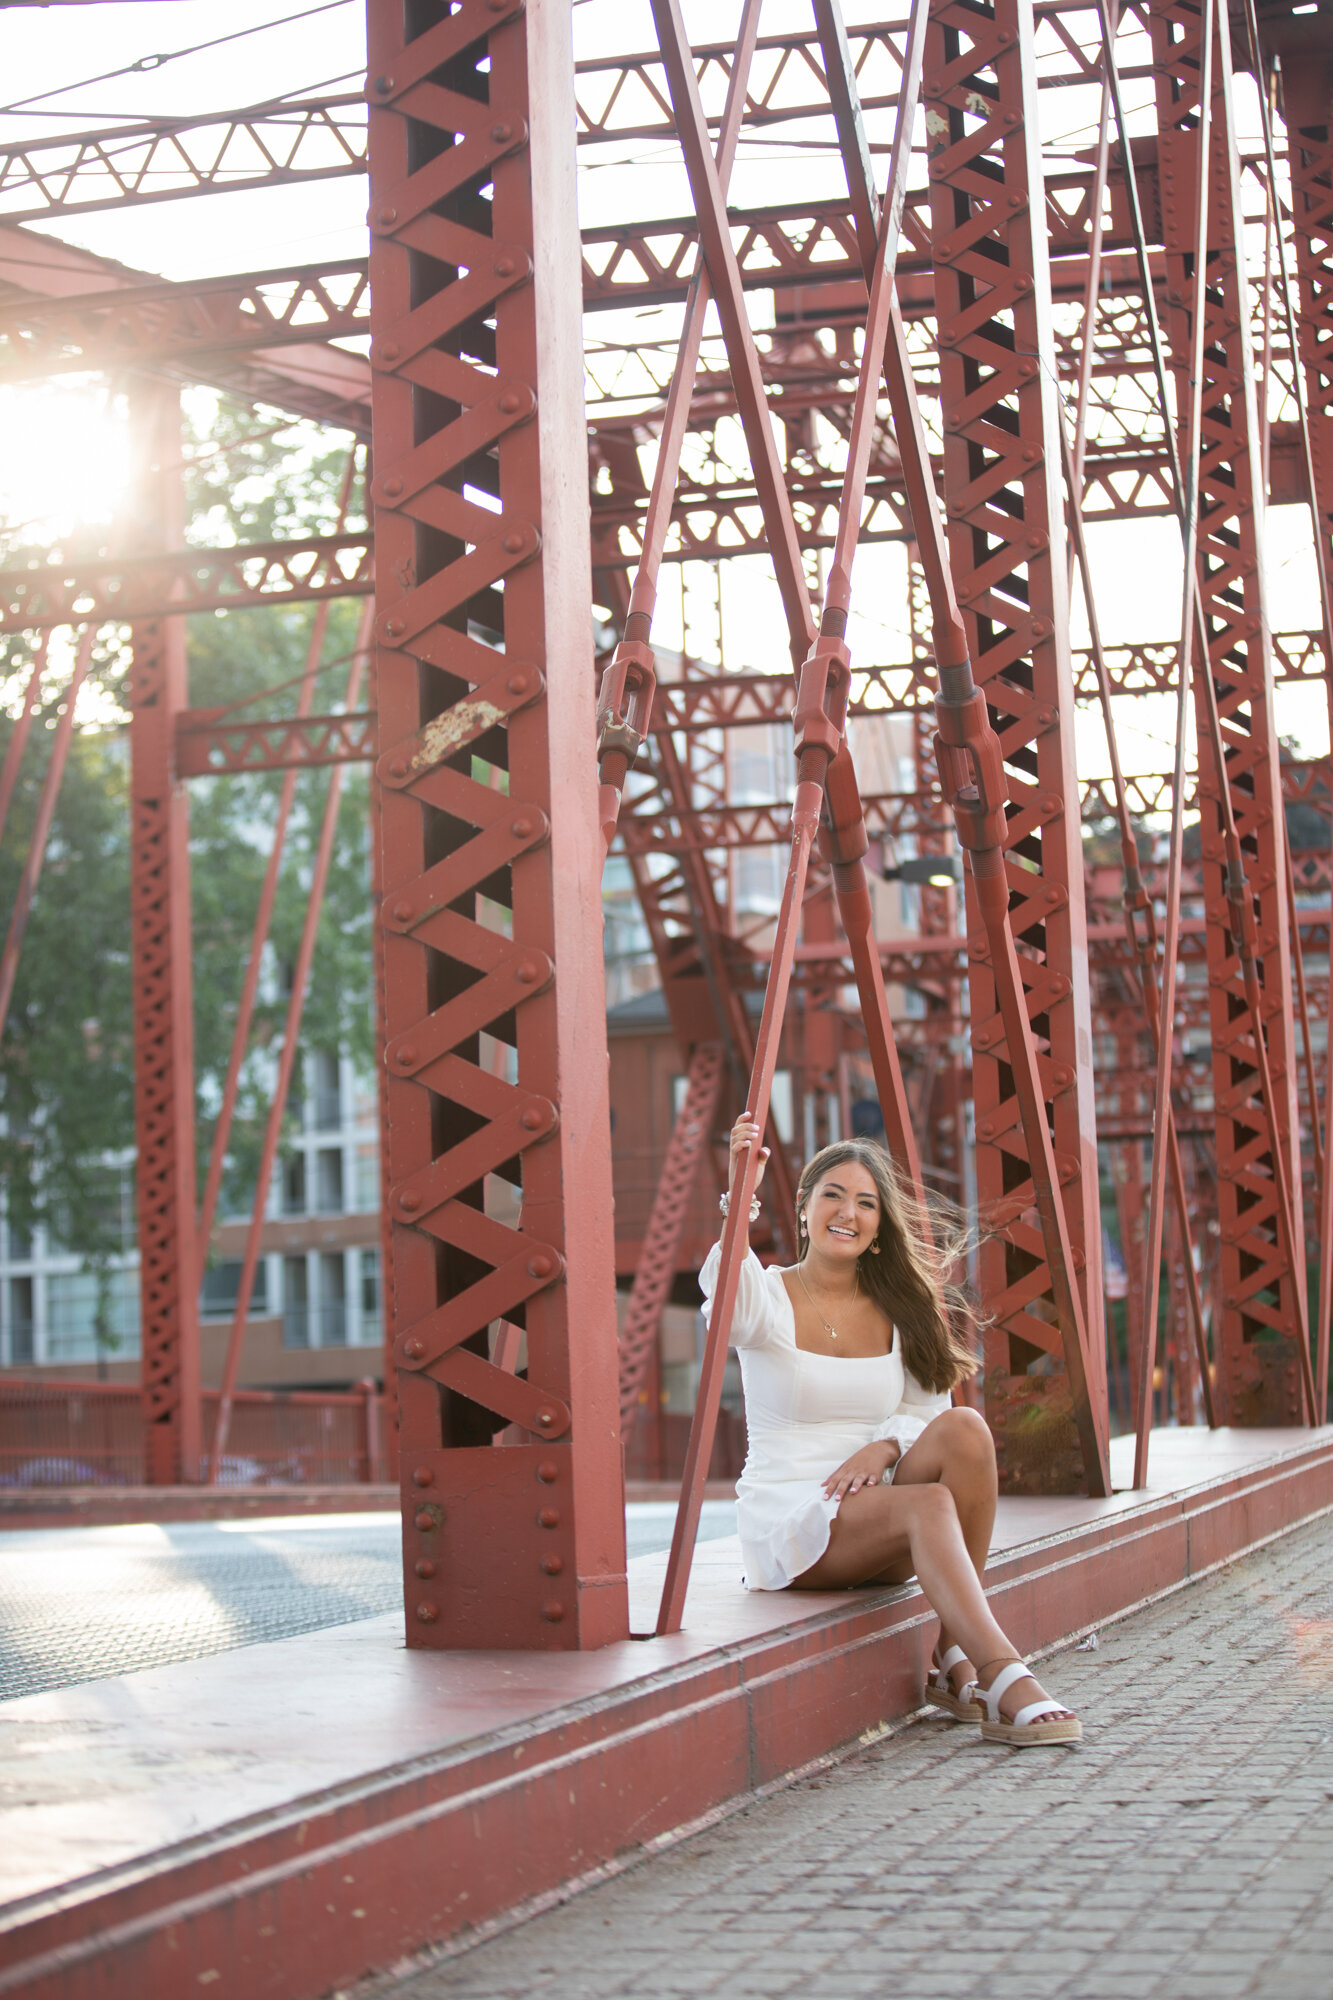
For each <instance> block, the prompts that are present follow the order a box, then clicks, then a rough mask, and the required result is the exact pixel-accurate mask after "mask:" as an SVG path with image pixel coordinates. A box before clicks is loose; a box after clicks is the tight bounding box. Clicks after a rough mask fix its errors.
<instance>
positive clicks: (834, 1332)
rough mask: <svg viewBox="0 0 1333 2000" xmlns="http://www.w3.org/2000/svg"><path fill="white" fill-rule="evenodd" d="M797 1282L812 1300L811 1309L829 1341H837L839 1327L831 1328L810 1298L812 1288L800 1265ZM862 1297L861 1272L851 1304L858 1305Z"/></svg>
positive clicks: (797, 1271) (798, 1266)
mask: <svg viewBox="0 0 1333 2000" xmlns="http://www.w3.org/2000/svg"><path fill="white" fill-rule="evenodd" d="M796 1282H797V1284H798V1285H799V1286H800V1288H801V1290H802V1291H803V1292H804V1293H805V1296H806V1297H807V1298H808V1299H810V1304H811V1307H812V1309H813V1311H814V1315H815V1318H816V1319H817V1320H818V1321H819V1324H820V1325H821V1326H822V1327H823V1329H824V1331H825V1333H826V1334H827V1335H828V1337H829V1339H830V1340H836V1339H837V1337H838V1329H837V1327H836V1326H830V1325H829V1323H828V1321H827V1320H826V1319H825V1317H824V1315H823V1313H822V1312H821V1311H820V1310H819V1307H818V1306H817V1305H815V1302H814V1300H813V1299H812V1298H810V1287H809V1285H807V1284H806V1282H805V1279H804V1278H803V1277H802V1276H801V1267H800V1265H799V1264H798V1265H797V1266H796ZM860 1296H861V1273H860V1272H859V1271H858V1272H857V1274H856V1283H855V1285H854V1286H853V1287H852V1300H851V1302H852V1304H853V1305H855V1304H856V1301H857V1299H858V1298H859V1297H860Z"/></svg>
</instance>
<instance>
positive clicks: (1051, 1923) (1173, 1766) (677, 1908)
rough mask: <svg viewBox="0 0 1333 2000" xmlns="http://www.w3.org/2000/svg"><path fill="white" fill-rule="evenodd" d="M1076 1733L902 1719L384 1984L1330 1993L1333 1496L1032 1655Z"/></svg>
mask: <svg viewBox="0 0 1333 2000" xmlns="http://www.w3.org/2000/svg"><path fill="white" fill-rule="evenodd" d="M1043 1672H1044V1674H1045V1677H1046V1679H1047V1682H1048V1685H1050V1686H1051V1687H1053V1688H1054V1689H1055V1690H1056V1691H1057V1692H1058V1693H1059V1694H1060V1695H1061V1696H1063V1697H1064V1698H1066V1699H1067V1700H1068V1701H1069V1702H1070V1704H1071V1706H1076V1707H1077V1708H1078V1710H1079V1712H1080V1714H1081V1715H1082V1717H1083V1724H1084V1729H1085V1732H1086V1734H1085V1738H1084V1743H1083V1746H1082V1748H1081V1749H1078V1750H1073V1751H1071V1750H1068V1749H1064V1750H1059V1749H1042V1750H1036V1749H1034V1750H1027V1751H1016V1750H1009V1749H1006V1748H1003V1747H1000V1746H997V1745H991V1744H983V1743H982V1742H981V1740H980V1737H979V1735H978V1734H977V1731H976V1730H975V1728H969V1727H966V1726H964V1725H960V1724H955V1723H949V1722H946V1721H943V1720H925V1719H921V1720H916V1721H913V1722H911V1723H908V1724H907V1725H906V1726H905V1727H904V1728H902V1729H901V1730H900V1731H899V1732H898V1733H897V1734H896V1735H894V1736H892V1737H890V1738H888V1739H886V1740H885V1741H883V1742H882V1743H879V1744H877V1745H875V1746H874V1747H873V1748H870V1749H868V1750H863V1751H858V1752H857V1753H856V1754H855V1755H854V1756H850V1757H848V1758H847V1759H846V1761H845V1762H842V1763H840V1764H837V1765H835V1766H834V1767H832V1768H831V1769H827V1770H825V1771H824V1772H823V1773H822V1774H820V1775H819V1776H816V1777H814V1778H812V1779H808V1780H806V1781H804V1782H802V1783H800V1784H797V1785H794V1786H792V1787H791V1788H789V1789H787V1790H785V1791H782V1792H779V1793H777V1794H776V1795H773V1796H770V1797H768V1798H766V1799H764V1800H762V1801H760V1802H758V1803H754V1804H751V1805H749V1806H747V1807H745V1808H744V1809H743V1810H741V1811H739V1812H737V1813H735V1814H734V1815H733V1816H732V1817H730V1818H729V1819H726V1820H724V1821H723V1822H722V1823H721V1824H719V1825H717V1826H714V1827H712V1828H710V1829H709V1830H707V1831H705V1832H702V1833H699V1834H697V1835H696V1836H695V1837H693V1838H692V1839H689V1840H686V1841H682V1842H681V1844H680V1845H679V1846H677V1847H674V1848H671V1849H668V1850H667V1851H666V1852H665V1853H660V1854H658V1855H657V1856H656V1857H654V1858H653V1859H651V1860H649V1861H645V1862H643V1863H642V1864H640V1865H638V1866H636V1867H633V1868H631V1869H629V1870H628V1871H627V1872H625V1873H623V1874H621V1875H619V1876H617V1877H615V1878H614V1879H612V1880H610V1881H608V1882H604V1883H602V1884H600V1885H599V1886H597V1887H595V1888H592V1889H589V1890H587V1891H585V1892H584V1893H583V1894H581V1895H579V1896H576V1897H574V1898H573V1899H572V1900H570V1901H569V1902H567V1903H565V1904H563V1905H561V1906H560V1907H558V1908H555V1909H552V1910H548V1911H547V1912H546V1913H544V1914H543V1915H540V1916H537V1917H535V1918H533V1919H532V1920H531V1921H529V1922H527V1923H524V1924H521V1925H518V1926H516V1927H514V1928H511V1929H509V1930H507V1931H505V1932H503V1933H502V1934H501V1935H499V1936H497V1937H493V1938H491V1939H489V1940H488V1941H486V1942H482V1943H478V1944H476V1945H474V1946H473V1948H472V1949H470V1950H467V1951H463V1952H461V1953H458V1954H456V1955H452V1956H449V1957H447V1958H444V1959H442V1960H440V1961H439V1962H437V1963H435V1964H434V1965H432V1966H430V1967H429V1968H428V1969H425V1970H422V1971H417V1972H415V1973H413V1974H412V1975H410V1976H408V1977H406V1978H401V1979H398V1980H396V1981H393V1982H389V1983H386V1984H384V1985H382V1986H379V1987H377V1989H376V1991H377V1994H379V1995H382V1996H384V2000H389V1996H391V2000H620V1997H621V1996H624V2000H668V1996H674V1995H677V1994H680V1995H689V1996H694V1995H700V1996H702V1995H715V1996H717V1997H718V2000H776V1996H778V1995H782V1994H790V1995H798V1996H800V2000H858V1996H861V1995H865V1996H873V2000H955V1996H958V2000H963V1996H971V1995H975V1996H978V2000H981V1996H985V2000H1149V1996H1153V1997H1154V2000H1230V1996H1236V2000H1240V1996H1242V1995H1244V1996H1264V2000H1279V1996H1280V2000H1329V1996H1331V1995H1333V1517H1326V1518H1324V1519H1323V1520H1318V1521H1315V1522H1312V1523H1310V1524H1308V1525H1307V1526H1305V1527H1303V1528H1300V1529H1298V1530H1296V1531H1295V1532H1293V1533H1292V1534H1289V1535H1287V1536H1285V1537H1284V1538H1283V1539H1282V1540H1280V1541H1278V1542H1275V1543H1272V1544H1271V1545H1270V1546H1269V1547H1267V1548H1265V1549H1263V1550H1260V1551H1259V1552H1258V1553H1257V1554H1255V1555H1252V1556H1248V1557H1246V1558H1245V1559H1244V1560H1242V1561H1240V1562H1237V1563H1235V1564H1233V1565H1232V1566H1231V1567H1230V1568H1228V1569H1227V1570H1225V1571H1223V1572H1221V1573H1220V1574H1219V1575H1217V1576H1215V1577H1212V1578H1209V1579H1207V1580H1205V1581H1204V1582H1202V1583H1199V1584H1196V1585H1193V1586H1191V1587H1190V1588H1188V1589H1186V1590H1183V1591H1181V1592H1178V1593H1177V1594H1176V1595H1174V1596H1172V1597H1170V1598H1168V1599H1166V1600H1165V1601H1164V1602H1163V1603H1161V1604H1159V1605H1156V1606H1153V1607H1151V1608H1149V1609H1147V1610H1144V1611H1141V1612H1137V1613H1135V1614H1134V1615H1133V1616H1132V1617H1130V1618H1128V1619H1125V1620H1124V1621H1123V1622H1121V1623H1119V1624H1116V1625H1113V1626H1110V1627H1108V1628H1107V1629H1106V1631H1104V1632H1103V1634H1102V1635H1101V1643H1100V1646H1099V1648H1098V1650H1097V1651H1095V1652H1074V1651H1066V1652H1061V1653H1059V1654H1058V1655H1056V1656H1054V1657H1053V1658H1051V1659H1050V1661H1049V1663H1048V1664H1047V1666H1046V1667H1045V1668H1044V1669H1043Z"/></svg>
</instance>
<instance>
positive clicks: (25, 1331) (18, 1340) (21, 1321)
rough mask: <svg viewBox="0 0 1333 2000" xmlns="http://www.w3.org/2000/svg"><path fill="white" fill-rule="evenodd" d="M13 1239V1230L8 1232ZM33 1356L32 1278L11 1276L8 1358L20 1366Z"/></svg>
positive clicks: (14, 1365)
mask: <svg viewBox="0 0 1333 2000" xmlns="http://www.w3.org/2000/svg"><path fill="white" fill-rule="evenodd" d="M10 1241H11V1243H12V1241H13V1232H12V1231H11V1232H10ZM34 1358H35V1352H34V1347H33V1310H32V1279H31V1278H11V1279H10V1281H9V1360H10V1365H11V1366H12V1367H15V1368H17V1367H20V1366H21V1365H22V1364H23V1363H24V1362H25V1361H32V1360H33V1359H34Z"/></svg>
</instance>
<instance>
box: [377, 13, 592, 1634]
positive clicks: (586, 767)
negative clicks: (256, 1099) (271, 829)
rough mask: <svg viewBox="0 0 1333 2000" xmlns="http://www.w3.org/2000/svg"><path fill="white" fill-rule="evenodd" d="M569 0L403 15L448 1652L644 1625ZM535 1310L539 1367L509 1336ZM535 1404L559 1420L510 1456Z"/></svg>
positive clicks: (420, 989)
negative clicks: (630, 1495)
mask: <svg viewBox="0 0 1333 2000" xmlns="http://www.w3.org/2000/svg"><path fill="white" fill-rule="evenodd" d="M570 18H571V17H570V0H528V4H527V6H526V7H524V5H523V0H463V4H462V5H461V6H458V7H456V8H454V9H453V10H452V11H451V10H450V7H449V6H448V4H447V0H371V4H370V6H369V9H368V26H369V52H370V69H369V79H368V82H369V91H368V95H369V98H370V103H371V107H372V108H371V114H370V123H371V130H370V160H371V205H370V221H371V229H372V232H373V234H372V249H371V283H372V295H373V306H372V347H371V363H372V367H373V368H374V370H375V383H374V405H373V414H374V439H375V470H376V477H375V482H374V486H373V489H372V492H373V498H374V501H375V506H376V527H375V535H376V578H377V593H378V599H379V617H378V621H377V636H378V639H379V641H380V645H379V649H378V653H377V661H376V667H377V676H378V703H377V706H378V711H379V730H380V744H381V751H382V754H381V756H380V760H379V763H378V765H377V767H376V772H377V779H378V783H379V785H380V786H381V788H382V789H381V796H380V841H381V851H380V879H381V882H382V885H383V886H382V894H383V903H382V910H381V922H382V926H383V948H384V1012H385V1033H386V1037H387V1042H386V1049H385V1059H386V1064H387V1072H388V1085H387V1096H388V1115H387V1125H388V1180H389V1185H390V1195H389V1219H390V1224H391V1229H392V1259H391V1262H392V1269H391V1271H390V1272H389V1273H388V1274H387V1282H386V1285H385V1303H386V1307H387V1309H388V1310H389V1311H390V1312H391V1313H392V1316H393V1319H392V1328H391V1333H392V1339H393V1353H394V1358H395V1361H396V1363H397V1368H398V1393H399V1410H400V1424H401V1431H400V1440H401V1444H400V1462H401V1470H402V1482H403V1504H404V1523H403V1544H404V1557H405V1570H406V1585H407V1604H406V1609H407V1636H408V1644H409V1645H414V1646H432V1647H442V1648H443V1647H450V1648H455V1647H485V1648H490V1647H548V1648H553V1647H556V1648H579V1647H591V1646H600V1645H604V1644H606V1643H607V1642H609V1641H612V1640H616V1639H621V1638H623V1637H625V1636H626V1633H627V1630H628V1612H627V1599H626V1586H625V1526H624V1511H623V1487H622V1480H621V1463H620V1430H619V1421H618V1406H617V1382H616V1314H615V1297H614V1244H613V1236H612V1230H613V1217H612V1201H611V1174H610V1161H611V1139H610V1115H609V1106H608V1091H607V1049H606V1027H605V1019H606V1004H605V992H604V987H603V976H602V917H601V895H600V883H601V873H602V841H601V839H600V837H599V833H598V826H597V787H596V782H595V776H594V773H593V769H592V759H591V750H592V744H593V741H594V726H593V691H594V674H593V657H592V617H591V607H590V603H589V596H588V589H589V581H588V580H589V574H590V545H589V528H588V482H587V434H586V428H585V422H584V413H583V368H582V327H581V298H580V276H579V268H580V267H579V240H578V230H577V219H576V213H575V193H574V146H575V121H574V77H573V58H572V45H571V29H570ZM493 780H496V781H495V782H493ZM483 1035H486V1036H489V1037H491V1038H493V1040H494V1041H496V1042H498V1043H499V1044H500V1045H501V1048H502V1049H503V1050H504V1051H506V1054H507V1063H506V1064H505V1065H502V1066H501V1067H505V1068H507V1074H500V1075H497V1074H496V1073H495V1072H496V1068H497V1065H496V1064H494V1063H492V1061H491V1060H490V1055H489V1052H487V1054H486V1055H485V1056H484V1057H483V1052H482V1048H481V1037H482V1036H483ZM502 1319H504V1320H508V1321H510V1322H512V1323H514V1324H516V1325H519V1326H523V1327H524V1328H525V1331H526V1350H527V1351H526V1359H525V1372H523V1373H515V1372H512V1371H511V1370H509V1369H506V1368H504V1367H501V1366H497V1365H496V1362H495V1360H494V1359H493V1358H492V1350H491V1344H490V1343H491V1340H492V1337H493V1333H492V1329H495V1328H496V1323H497V1322H498V1321H500V1320H502ZM494 1337H495V1338H498V1337H499V1335H498V1331H497V1332H496V1333H495V1335H494ZM510 1424H517V1425H518V1426H520V1427H521V1430H522V1431H523V1432H526V1434H527V1436H526V1440H525V1441H523V1442H520V1443H517V1444H514V1445H512V1446H506V1448H504V1449H497V1448H493V1447H492V1445H491V1441H490V1440H491V1437H492V1435H493V1434H494V1433H495V1432H496V1431H498V1430H499V1429H501V1428H503V1427H505V1426H507V1425H510Z"/></svg>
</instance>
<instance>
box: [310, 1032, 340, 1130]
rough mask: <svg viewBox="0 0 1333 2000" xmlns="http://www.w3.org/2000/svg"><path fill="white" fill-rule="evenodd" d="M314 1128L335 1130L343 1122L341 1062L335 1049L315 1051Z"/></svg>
mask: <svg viewBox="0 0 1333 2000" xmlns="http://www.w3.org/2000/svg"><path fill="white" fill-rule="evenodd" d="M314 1070H315V1130H316V1131H317V1132H336V1131H337V1130H338V1128H339V1126H340V1125H341V1124H342V1122H343V1093H342V1064H341V1062H340V1061H339V1059H338V1055H337V1052H336V1051H330V1050H328V1049H316V1051H315V1061H314Z"/></svg>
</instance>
